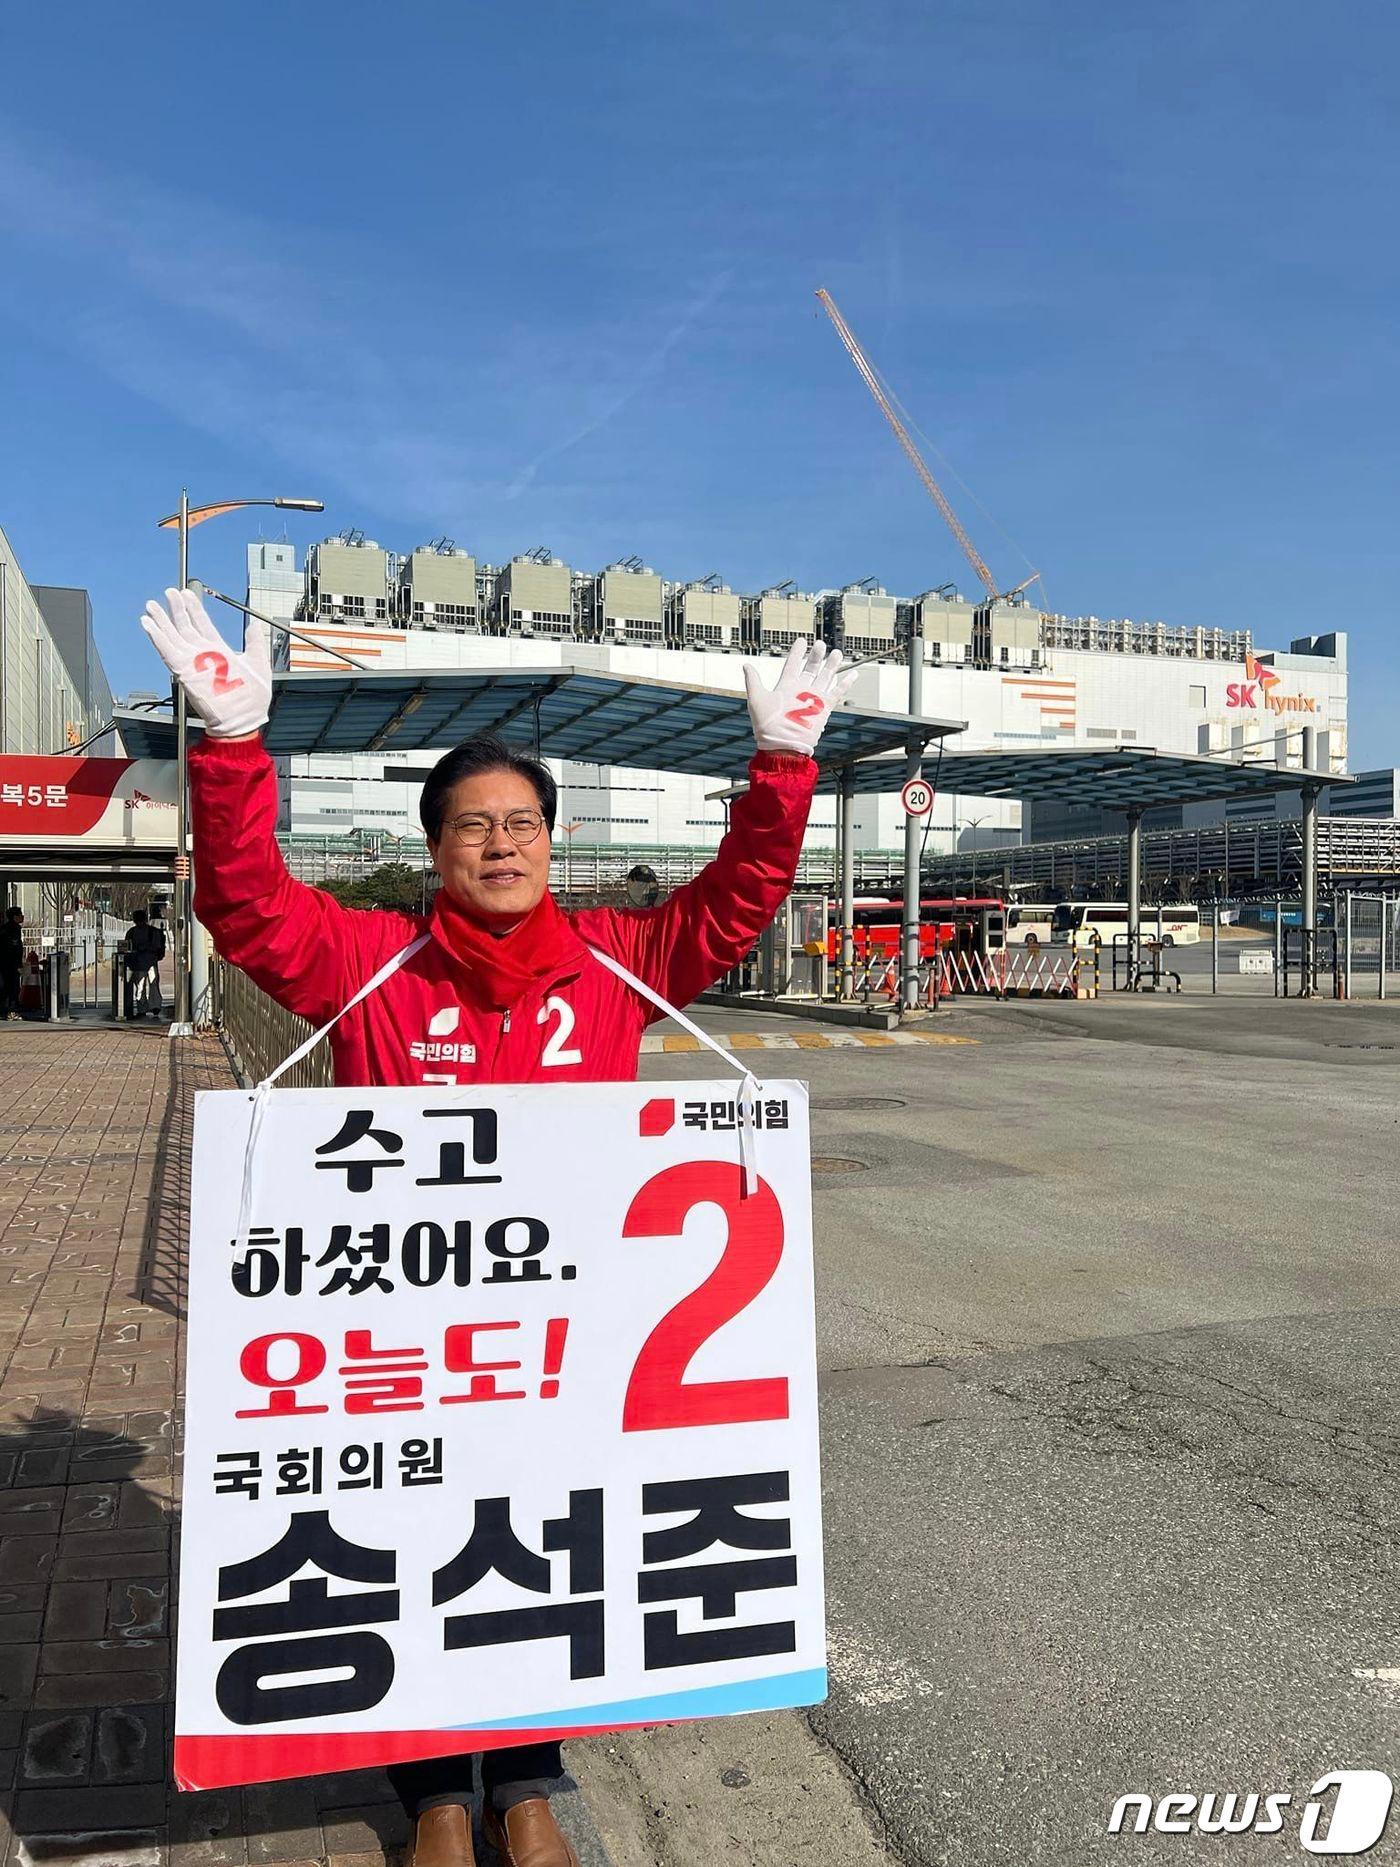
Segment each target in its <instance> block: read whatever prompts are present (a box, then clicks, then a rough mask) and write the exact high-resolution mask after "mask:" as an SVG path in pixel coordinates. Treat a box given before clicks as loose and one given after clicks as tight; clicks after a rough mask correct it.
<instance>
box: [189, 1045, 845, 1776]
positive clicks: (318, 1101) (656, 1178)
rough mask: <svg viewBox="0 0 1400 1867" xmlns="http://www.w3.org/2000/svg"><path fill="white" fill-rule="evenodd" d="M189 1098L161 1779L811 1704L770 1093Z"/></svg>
mask: <svg viewBox="0 0 1400 1867" xmlns="http://www.w3.org/2000/svg"><path fill="white" fill-rule="evenodd" d="M252 1106H253V1099H252V1097H251V1095H249V1094H246V1093H243V1092H240V1091H232V1090H221V1091H217V1092H207V1093H205V1094H202V1095H200V1096H199V1098H198V1101H197V1107H196V1114H195V1134H194V1165H193V1194H192V1211H191V1227H190V1302H189V1337H188V1378H187V1429H186V1452H185V1478H184V1519H183V1535H182V1555H181V1565H180V1625H179V1678H178V1690H177V1704H176V1739H175V1774H176V1779H177V1781H178V1782H179V1783H180V1784H181V1786H182V1787H184V1788H187V1789H192V1788H208V1787H216V1786H219V1785H225V1784H233V1783H244V1782H258V1781H265V1780H268V1779H270V1778H274V1777H281V1776H298V1775H306V1774H311V1773H319V1772H322V1771H327V1770H337V1769H351V1768H360V1767H365V1766H371V1765H377V1764H382V1763H387V1762H393V1761H395V1760H398V1759H403V1758H410V1757H423V1756H432V1755H440V1754H444V1753H448V1752H455V1751H462V1750H480V1749H486V1748H490V1747H493V1746H498V1745H510V1744H518V1743H533V1742H538V1741H540V1740H541V1739H542V1738H546V1737H554V1736H565V1735H574V1734H578V1733H580V1732H586V1731H597V1730H603V1731H608V1730H617V1729H620V1728H623V1727H626V1726H628V1725H635V1724H651V1723H658V1722H662V1721H665V1720H671V1719H683V1718H692V1717H709V1716H716V1715H722V1714H726V1713H732V1712H741V1711H761V1710H768V1709H772V1708H776V1707H779V1706H787V1705H803V1704H811V1703H814V1702H816V1701H818V1700H820V1699H822V1698H823V1697H824V1696H825V1691H826V1674H825V1651H826V1649H825V1631H824V1623H823V1609H822V1600H823V1596H822V1554H821V1505H820V1494H819V1476H818V1463H817V1395H816V1357H815V1347H814V1328H813V1296H812V1249H811V1189H810V1154H809V1142H808V1130H807V1091H806V1087H805V1085H803V1084H801V1083H795V1082H776V1083H772V1082H770V1083H766V1084H765V1085H764V1086H763V1088H762V1090H761V1094H760V1100H759V1104H758V1114H757V1120H758V1132H757V1134H756V1135H755V1137H754V1140H755V1149H756V1160H757V1169H758V1174H759V1182H758V1187H757V1190H756V1191H755V1192H754V1193H753V1194H752V1195H745V1194H744V1192H743V1188H744V1175H743V1170H742V1167H741V1166H740V1162H739V1148H738V1135H737V1132H736V1084H735V1082H734V1081H733V1080H731V1081H727V1082H720V1083H712V1082H695V1083H685V1084H669V1083H668V1084H662V1083H646V1084H631V1083H628V1084H622V1083H607V1084H583V1083H581V1084H578V1085H568V1086H553V1085H551V1086H549V1087H546V1088H540V1087H531V1086H525V1085H519V1086H516V1085H489V1086H487V1085H482V1086H477V1087H473V1088H462V1089H432V1090H424V1089H321V1090H276V1091H273V1092H272V1093H271V1095H270V1097H269V1099H268V1101H267V1105H266V1107H267V1112H266V1117H265V1119H264V1121H263V1122H262V1124H261V1128H260V1132H259V1135H258V1139H257V1143H256V1148H255V1155H254V1166H253V1170H252V1173H251V1176H250V1193H249V1197H248V1213H247V1232H246V1238H245V1237H244V1236H243V1235H242V1234H241V1233H240V1227H239V1212H240V1198H241V1195H242V1188H243V1159H244V1150H245V1144H246V1141H247V1136H248V1130H249V1123H250V1116H251V1112H252Z"/></svg>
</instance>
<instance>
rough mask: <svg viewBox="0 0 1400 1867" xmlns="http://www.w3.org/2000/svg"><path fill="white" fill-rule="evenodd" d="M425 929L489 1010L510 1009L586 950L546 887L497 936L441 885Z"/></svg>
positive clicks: (574, 964)
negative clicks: (522, 915)
mask: <svg viewBox="0 0 1400 1867" xmlns="http://www.w3.org/2000/svg"><path fill="white" fill-rule="evenodd" d="M429 930H430V932H431V933H432V934H433V936H434V938H435V939H436V940H437V941H438V943H439V944H440V945H441V946H442V947H444V948H445V949H446V950H447V952H448V953H450V954H451V956H452V958H453V959H454V960H456V962H457V964H458V965H459V966H461V967H463V968H464V969H465V971H466V972H467V973H469V974H470V977H471V984H472V988H473V991H474V993H475V994H476V995H477V996H478V997H480V998H481V999H482V1000H483V1001H484V1002H485V1003H486V1005H487V1006H488V1007H489V1008H490V1009H491V1010H492V1011H507V1010H509V1008H510V1007H511V1006H512V1005H515V1004H518V1003H519V1001H520V1000H521V999H522V998H524V996H525V994H526V993H527V992H528V991H529V990H530V988H531V987H532V986H536V985H539V984H540V983H541V982H542V981H544V980H548V979H557V978H559V977H560V976H561V974H567V973H568V971H569V970H570V968H571V967H573V968H575V969H576V968H577V967H578V966H581V965H582V963H583V960H584V957H585V954H586V951H587V949H586V948H585V947H584V945H583V942H582V941H581V940H580V939H579V937H578V935H577V934H576V933H575V932H574V929H573V925H572V923H571V922H570V921H569V919H568V918H567V916H565V915H564V914H562V913H561V912H560V910H559V905H558V903H557V902H556V901H555V899H554V896H553V895H552V894H550V893H549V891H548V890H546V891H545V893H544V894H543V895H542V896H541V898H540V900H539V902H538V903H537V904H536V906H535V907H534V908H533V909H532V910H531V911H530V913H529V914H527V915H526V917H525V919H524V920H523V921H521V923H520V925H519V926H518V927H513V928H512V929H511V931H510V932H509V933H508V934H504V935H502V936H501V937H500V938H497V936H496V935H494V934H491V933H488V932H487V930H486V928H485V927H484V926H483V925H482V923H481V922H480V921H479V920H477V919H476V918H475V917H474V916H473V915H472V914H471V913H470V911H469V910H468V909H466V908H464V907H463V906H462V905H461V903H460V902H459V901H456V900H454V899H453V897H452V896H451V895H449V894H448V892H447V890H446V889H445V888H440V889H439V890H438V894H437V899H436V900H435V901H434V903H433V912H432V918H431V921H430V923H429Z"/></svg>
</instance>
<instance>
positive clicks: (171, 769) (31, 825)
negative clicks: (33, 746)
mask: <svg viewBox="0 0 1400 1867" xmlns="http://www.w3.org/2000/svg"><path fill="white" fill-rule="evenodd" d="M174 841H175V765H174V763H173V761H171V760H169V759H130V758H45V757H37V756H36V757H33V758H29V757H20V756H5V757H0V844H6V843H8V844H11V845H16V844H18V845H20V846H21V847H22V846H24V845H33V844H41V843H53V842H63V843H75V844H78V843H80V844H81V845H82V846H83V847H84V848H85V849H103V848H106V849H133V848H150V847H152V846H157V847H166V848H169V847H171V846H172V845H173V844H174Z"/></svg>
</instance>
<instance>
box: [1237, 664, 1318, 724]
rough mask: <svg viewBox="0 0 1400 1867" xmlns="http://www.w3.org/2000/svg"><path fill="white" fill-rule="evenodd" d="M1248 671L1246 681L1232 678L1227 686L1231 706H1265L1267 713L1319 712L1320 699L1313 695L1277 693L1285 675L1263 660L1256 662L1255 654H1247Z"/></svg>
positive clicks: (1246, 671) (1246, 667)
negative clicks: (1318, 700) (1278, 672)
mask: <svg viewBox="0 0 1400 1867" xmlns="http://www.w3.org/2000/svg"><path fill="white" fill-rule="evenodd" d="M1244 672H1245V678H1244V680H1242V681H1231V682H1230V684H1229V686H1228V687H1227V688H1226V689H1225V705H1226V706H1227V707H1255V708H1258V707H1259V706H1261V705H1262V707H1263V710H1264V711H1265V712H1266V713H1316V712H1317V702H1316V700H1314V699H1313V697H1312V695H1311V694H1280V693H1276V692H1275V691H1274V690H1275V688H1277V687H1278V685H1279V682H1280V680H1281V678H1282V677H1281V676H1279V675H1277V674H1275V673H1274V670H1273V669H1272V668H1270V667H1266V666H1265V664H1264V663H1263V662H1262V661H1256V660H1255V659H1254V657H1253V655H1246V656H1245V658H1244ZM1261 696H1262V699H1261Z"/></svg>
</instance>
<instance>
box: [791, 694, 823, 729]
mask: <svg viewBox="0 0 1400 1867" xmlns="http://www.w3.org/2000/svg"><path fill="white" fill-rule="evenodd" d="M797 698H798V699H799V700H805V701H806V703H807V704H806V706H803V707H793V708H791V709H790V710H789V711H788V712H787V713H785V714H784V715H783V718H784V719H785V720H796V722H797V724H798V725H799V726H805V725H806V724H807V722H808V721H809V720H814V719H816V718H817V717H818V715H819V714H820V713H821V711H822V709H823V708H824V707H825V705H826V702H825V701H824V700H823V699H822V697H821V695H820V694H799V695H798V696H797Z"/></svg>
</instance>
